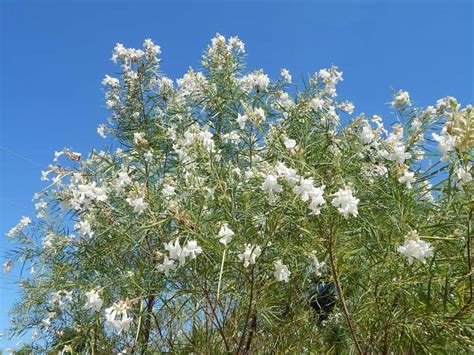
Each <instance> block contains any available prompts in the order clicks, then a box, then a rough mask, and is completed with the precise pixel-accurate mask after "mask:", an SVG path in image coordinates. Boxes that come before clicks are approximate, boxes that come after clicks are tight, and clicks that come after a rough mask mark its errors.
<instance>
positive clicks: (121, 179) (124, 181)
mask: <svg viewBox="0 0 474 355" xmlns="http://www.w3.org/2000/svg"><path fill="white" fill-rule="evenodd" d="M131 183H132V179H131V178H130V176H129V175H128V174H127V172H126V171H120V172H119V173H118V174H117V178H116V180H115V191H116V192H117V193H118V194H119V193H121V192H122V190H123V188H124V187H126V186H128V185H130V184H131Z"/></svg>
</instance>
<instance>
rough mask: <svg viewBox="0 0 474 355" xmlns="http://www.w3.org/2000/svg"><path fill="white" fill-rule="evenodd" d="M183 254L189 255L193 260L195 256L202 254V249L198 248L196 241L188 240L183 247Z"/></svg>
mask: <svg viewBox="0 0 474 355" xmlns="http://www.w3.org/2000/svg"><path fill="white" fill-rule="evenodd" d="M184 249H185V253H186V254H187V255H190V256H191V258H192V259H195V258H196V256H198V255H199V254H201V253H202V248H201V247H200V246H198V244H197V241H196V240H190V241H188V243H187V244H186V246H185V247H184Z"/></svg>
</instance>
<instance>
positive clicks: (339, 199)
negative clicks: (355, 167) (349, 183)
mask: <svg viewBox="0 0 474 355" xmlns="http://www.w3.org/2000/svg"><path fill="white" fill-rule="evenodd" d="M333 196H334V198H333V200H332V201H331V203H332V205H333V206H334V207H336V208H337V210H338V211H339V212H341V213H342V214H343V215H344V218H349V214H352V215H353V216H354V217H357V216H358V214H359V212H358V210H357V205H358V204H359V199H358V198H355V197H354V196H353V195H352V190H351V188H349V187H347V188H343V189H339V191H337V192H336V193H335V194H333Z"/></svg>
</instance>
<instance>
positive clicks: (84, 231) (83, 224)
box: [75, 220, 94, 237]
mask: <svg viewBox="0 0 474 355" xmlns="http://www.w3.org/2000/svg"><path fill="white" fill-rule="evenodd" d="M75 227H76V229H77V230H78V231H79V234H80V235H81V236H83V237H86V236H87V237H92V236H93V235H94V232H93V231H92V227H91V224H90V223H89V221H87V220H83V221H79V222H77V223H76V224H75Z"/></svg>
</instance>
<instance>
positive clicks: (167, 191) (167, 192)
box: [161, 184, 176, 197]
mask: <svg viewBox="0 0 474 355" xmlns="http://www.w3.org/2000/svg"><path fill="white" fill-rule="evenodd" d="M161 193H162V194H163V196H164V197H171V196H174V195H175V194H176V192H175V187H174V186H172V185H169V184H165V185H163V190H161Z"/></svg>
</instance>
